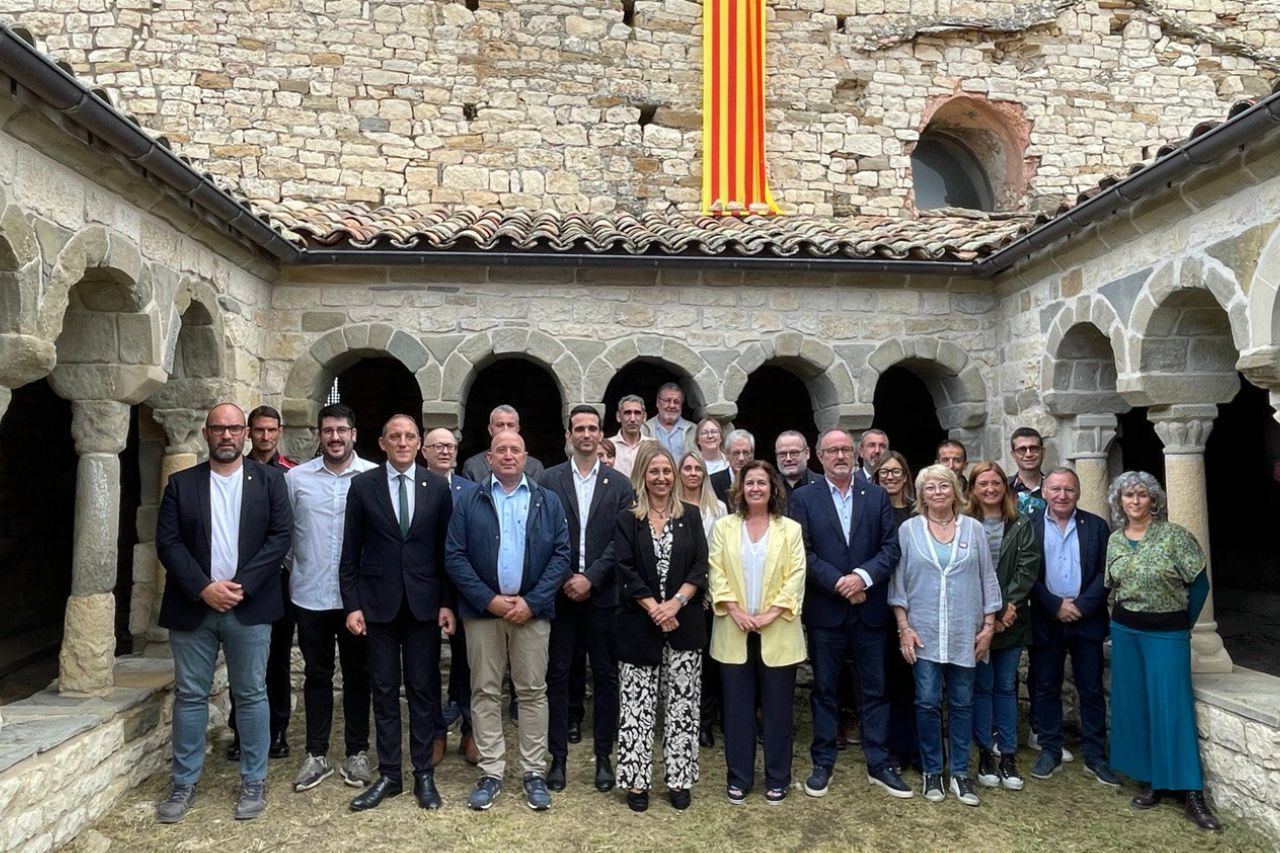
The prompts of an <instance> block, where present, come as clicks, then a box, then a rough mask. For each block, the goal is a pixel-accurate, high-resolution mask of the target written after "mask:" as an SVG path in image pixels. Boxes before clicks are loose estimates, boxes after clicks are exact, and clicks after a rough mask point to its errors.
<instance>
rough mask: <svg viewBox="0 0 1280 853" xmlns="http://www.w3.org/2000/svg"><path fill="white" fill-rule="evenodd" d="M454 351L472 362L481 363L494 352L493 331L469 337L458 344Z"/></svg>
mask: <svg viewBox="0 0 1280 853" xmlns="http://www.w3.org/2000/svg"><path fill="white" fill-rule="evenodd" d="M454 352H455V353H456V354H457V355H459V356H461V357H463V358H465V359H466V360H467V361H469V362H471V363H472V364H479V363H480V362H482V361H484V360H485V359H487V358H488V357H489V356H490V355H492V354H493V338H492V333H491V332H484V333H481V334H478V335H473V336H471V337H469V338H467V339H466V340H465V341H463V342H462V343H460V344H458V348H457V349H456V350H454Z"/></svg>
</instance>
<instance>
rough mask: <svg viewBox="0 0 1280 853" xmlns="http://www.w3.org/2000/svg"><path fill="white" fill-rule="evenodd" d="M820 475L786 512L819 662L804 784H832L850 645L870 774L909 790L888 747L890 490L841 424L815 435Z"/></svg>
mask: <svg viewBox="0 0 1280 853" xmlns="http://www.w3.org/2000/svg"><path fill="white" fill-rule="evenodd" d="M818 458H819V460H820V461H821V462H822V470H823V473H824V474H825V475H826V479H825V481H824V483H823V484H821V485H816V486H813V487H812V488H807V489H797V490H796V491H795V493H794V494H792V496H791V499H790V501H789V502H788V510H789V514H790V515H791V517H792V518H794V519H795V520H796V521H798V522H799V523H800V527H801V529H802V530H803V532H804V544H805V553H806V557H807V564H808V568H807V570H808V574H809V581H808V584H807V587H806V590H805V600H804V608H803V610H802V614H803V619H804V623H805V625H806V627H807V628H808V630H809V660H810V661H811V663H812V666H813V691H812V693H811V697H810V703H811V705H812V710H813V743H812V745H811V746H810V749H809V753H810V757H811V758H812V759H813V771H812V772H811V773H810V774H809V778H808V779H806V780H805V783H804V791H805V793H806V794H808V795H809V796H811V797H822V796H825V795H826V793H827V789H828V786H829V784H830V782H831V775H832V772H833V770H834V768H835V761H836V726H837V719H838V705H839V702H838V697H839V679H840V667H841V664H842V662H843V661H844V657H845V653H846V651H849V650H852V653H853V659H854V661H855V663H856V665H857V669H858V676H859V684H858V691H859V705H860V709H859V710H860V712H861V718H862V751H863V754H864V755H865V756H866V760H867V781H868V782H870V783H871V784H874V785H878V786H879V787H881V788H883V789H884V790H885V791H886V792H888V793H889V794H890V795H891V796H894V797H900V798H903V799H905V798H908V797H911V796H912V790H911V788H910V787H909V786H908V785H907V784H906V783H905V782H903V781H902V777H901V776H899V775H898V772H897V771H896V770H895V769H894V768H893V765H892V763H891V762H890V759H889V750H888V747H887V742H888V737H889V702H888V700H887V698H886V697H885V670H884V656H885V625H886V623H887V620H888V611H889V606H888V596H887V590H888V587H889V578H890V576H891V575H892V573H893V570H894V569H895V568H896V567H897V564H898V554H899V550H898V536H897V525H896V524H894V519H893V508H892V507H891V506H890V504H889V496H888V494H886V493H885V490H884V489H882V488H880V487H879V486H877V485H874V484H873V483H869V482H866V483H864V482H860V481H858V482H855V480H854V473H853V469H854V466H855V461H854V460H855V459H856V458H857V457H855V455H854V444H853V437H852V436H850V435H849V433H848V432H846V431H845V430H842V429H833V430H828V431H827V432H825V433H823V434H822V436H821V437H820V438H819V439H818Z"/></svg>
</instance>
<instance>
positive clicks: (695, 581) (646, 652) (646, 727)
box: [614, 441, 707, 812]
mask: <svg viewBox="0 0 1280 853" xmlns="http://www.w3.org/2000/svg"><path fill="white" fill-rule="evenodd" d="M676 477H677V474H676V463H675V459H674V458H672V456H671V452H670V451H668V450H667V449H666V448H665V447H663V446H662V445H661V444H659V443H658V442H656V441H650V442H645V443H644V444H642V445H641V446H640V452H639V454H638V455H637V457H636V463H635V467H634V468H633V469H632V473H631V484H632V487H633V488H634V489H635V493H636V502H635V506H634V508H633V509H632V511H631V512H624V513H622V514H621V515H619V516H618V529H617V534H616V536H615V538H614V554H615V557H616V558H617V561H618V583H619V586H620V590H621V592H620V595H619V602H618V622H617V628H616V632H617V633H616V639H617V653H618V663H619V666H618V680H619V697H620V700H621V702H620V705H621V711H622V713H621V717H620V720H619V725H618V771H617V772H618V785H619V786H620V787H623V788H625V789H626V792H627V794H626V798H627V805H628V806H630V807H631V809H632V810H633V811H638V812H642V811H644V810H645V809H647V808H648V807H649V785H650V782H651V779H652V775H653V735H654V728H655V726H656V723H657V717H658V706H659V704H661V705H662V710H663V719H664V721H665V723H664V729H663V738H662V764H663V770H664V771H665V773H666V782H667V788H668V792H669V793H668V796H669V798H670V800H671V805H672V806H674V807H675V808H677V809H687V808H688V807H689V803H690V799H691V795H690V792H689V789H690V788H691V787H693V783H694V782H696V781H698V721H699V716H700V715H699V706H700V703H701V694H702V649H703V646H705V645H706V641H707V634H706V627H705V622H706V616H705V615H704V614H703V610H702V600H701V599H702V592H703V588H704V587H705V586H706V583H707V538H706V536H705V534H703V532H702V516H701V515H700V514H699V513H698V508H697V507H695V506H693V505H692V504H687V503H684V502H682V501H679V500H677V499H676V496H675V495H676V492H675V489H676ZM660 694H661V696H660Z"/></svg>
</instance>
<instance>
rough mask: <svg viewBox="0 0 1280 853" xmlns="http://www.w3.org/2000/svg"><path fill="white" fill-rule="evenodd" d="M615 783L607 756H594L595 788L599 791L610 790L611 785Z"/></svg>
mask: <svg viewBox="0 0 1280 853" xmlns="http://www.w3.org/2000/svg"><path fill="white" fill-rule="evenodd" d="M616 783H617V778H616V777H615V776H614V775H613V765H612V764H611V763H610V762H609V756H607V755H597V756H596V790H597V791H599V792H600V793H602V794H603V793H604V792H605V791H612V790H613V786H614V785H615V784H616Z"/></svg>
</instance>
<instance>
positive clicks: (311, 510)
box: [284, 403, 378, 791]
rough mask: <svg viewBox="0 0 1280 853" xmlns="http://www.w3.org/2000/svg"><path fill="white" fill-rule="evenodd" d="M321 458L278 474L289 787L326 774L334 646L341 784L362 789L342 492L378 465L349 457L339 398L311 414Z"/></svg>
mask: <svg viewBox="0 0 1280 853" xmlns="http://www.w3.org/2000/svg"><path fill="white" fill-rule="evenodd" d="M317 424H318V426H319V432H320V455H319V456H317V457H316V458H314V459H311V460H308V461H306V462H304V463H302V464H301V465H299V466H297V467H296V468H294V469H293V470H292V471H290V472H289V473H288V474H286V475H285V478H284V481H285V484H286V485H287V486H288V487H289V504H290V506H291V508H292V509H293V571H292V572H291V573H290V577H289V589H290V600H291V601H292V603H293V606H294V612H295V616H296V618H297V622H298V649H299V650H300V651H301V652H302V661H303V667H304V669H303V672H304V680H303V684H302V701H303V708H304V709H305V710H306V724H307V744H306V757H305V758H304V759H303V761H302V766H301V767H300V768H299V769H298V774H297V776H295V777H294V780H293V790H295V791H309V790H311V789H312V788H314V787H316V786H317V785H319V784H320V783H321V782H323V781H324V780H325V779H327V778H329V777H330V776H331V775H333V765H331V764H330V763H329V755H328V753H329V728H330V727H331V726H332V725H333V672H334V646H335V644H336V646H337V653H338V658H339V660H340V661H341V665H342V719H343V731H342V740H343V746H344V747H345V748H346V753H345V755H346V757H345V759H344V761H343V762H342V766H341V767H340V768H339V771H338V772H339V773H340V774H341V775H342V781H343V782H345V783H346V784H348V785H350V786H351V787H353V788H361V787H363V786H365V785H368V784H369V783H371V782H372V781H373V775H372V773H371V772H370V770H369V755H368V750H369V667H368V661H367V657H368V649H367V643H366V640H365V638H364V637H362V636H358V635H356V634H352V633H351V632H350V631H348V630H347V628H346V613H345V612H343V609H342V591H341V589H340V587H339V583H338V564H339V562H340V559H341V556H342V536H343V522H344V519H345V518H346V510H347V491H348V489H350V488H351V482H352V480H353V479H354V478H355V477H356V475H357V474H361V473H364V472H365V471H370V470H372V469H374V468H377V467H378V466H377V465H376V464H375V463H373V462H370V461H368V460H367V459H361V458H360V457H359V456H357V455H356V451H355V447H356V416H355V412H353V411H351V409H350V408H349V407H347V406H344V405H343V404H341V403H334V404H332V405H328V406H325V407H324V408H323V409H321V410H320V414H319V416H318V418H317Z"/></svg>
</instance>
